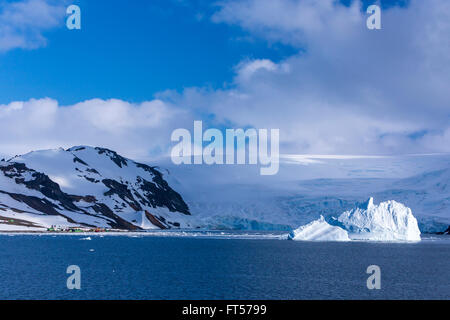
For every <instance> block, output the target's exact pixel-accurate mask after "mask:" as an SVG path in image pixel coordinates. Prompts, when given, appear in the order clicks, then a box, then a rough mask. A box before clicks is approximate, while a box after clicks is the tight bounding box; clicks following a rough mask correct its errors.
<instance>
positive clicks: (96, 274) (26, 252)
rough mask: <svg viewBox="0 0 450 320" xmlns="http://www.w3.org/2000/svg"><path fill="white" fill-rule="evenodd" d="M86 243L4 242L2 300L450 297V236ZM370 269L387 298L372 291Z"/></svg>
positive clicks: (62, 238)
mask: <svg viewBox="0 0 450 320" xmlns="http://www.w3.org/2000/svg"><path fill="white" fill-rule="evenodd" d="M83 237H86V236H68V235H59V236H51V235H41V236H38V235H14V236H9V235H0V246H1V247H0V248H1V249H0V299H449V298H450V240H449V238H448V237H447V238H440V239H441V240H435V241H433V240H426V241H422V242H421V243H416V244H398V243H397V244H386V243H355V242H353V243H307V242H295V241H287V240H277V239H257V240H256V239H217V238H207V237H205V238H191V237H155V236H144V237H129V236H105V237H98V236H91V238H92V240H90V241H83V240H80V239H81V238H83ZM442 239H447V240H442ZM92 249H93V250H94V251H92ZM373 264H375V265H378V266H380V268H381V290H368V289H367V287H366V280H367V277H368V276H369V275H368V274H366V268H367V267H368V266H369V265H373ZM69 265H78V266H79V267H80V268H81V290H68V289H67V287H66V280H67V277H68V276H69V275H67V274H66V268H67V267H68V266H69Z"/></svg>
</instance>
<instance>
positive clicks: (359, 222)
mask: <svg viewBox="0 0 450 320" xmlns="http://www.w3.org/2000/svg"><path fill="white" fill-rule="evenodd" d="M331 221H332V224H334V225H336V226H339V227H341V228H343V229H344V230H346V231H347V232H348V234H349V237H350V238H351V239H352V240H375V241H420V240H421V238H420V230H419V226H418V224H417V220H416V218H415V217H414V216H413V214H412V212H411V209H410V208H408V207H406V206H404V205H403V204H402V203H399V202H396V201H393V200H390V201H385V202H381V203H380V204H379V205H375V204H374V203H373V198H372V197H371V198H369V200H367V201H366V202H365V203H363V204H361V205H360V206H358V207H356V208H354V209H352V210H348V211H345V212H344V213H342V214H341V215H340V216H339V217H338V218H337V219H336V218H332V219H331Z"/></svg>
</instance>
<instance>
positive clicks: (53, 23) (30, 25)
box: [0, 0, 65, 52]
mask: <svg viewBox="0 0 450 320" xmlns="http://www.w3.org/2000/svg"><path fill="white" fill-rule="evenodd" d="M64 2H65V1H55V0H23V1H12V2H11V1H8V2H4V3H3V4H1V5H0V52H2V51H3V52H5V51H9V50H12V49H16V48H22V49H35V48H39V47H42V46H45V45H46V43H47V39H46V38H45V36H44V34H43V33H44V32H45V31H48V30H50V29H52V28H55V27H57V26H58V25H63V24H64V16H65V8H64V7H63V5H62V4H63V3H64Z"/></svg>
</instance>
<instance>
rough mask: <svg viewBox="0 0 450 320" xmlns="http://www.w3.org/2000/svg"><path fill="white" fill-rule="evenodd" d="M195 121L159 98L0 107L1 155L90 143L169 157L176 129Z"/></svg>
mask: <svg viewBox="0 0 450 320" xmlns="http://www.w3.org/2000/svg"><path fill="white" fill-rule="evenodd" d="M192 123H193V118H191V115H190V114H188V113H186V112H185V111H183V110H181V109H178V108H176V107H175V106H171V105H169V104H168V103H164V102H162V101H160V100H152V101H146V102H143V103H140V104H131V103H128V102H125V101H121V100H114V99H112V100H101V99H93V100H88V101H84V102H81V103H78V104H75V105H71V106H60V105H58V102H57V101H55V100H52V99H48V98H47V99H39V100H34V99H32V100H29V101H25V102H13V103H10V104H8V105H0V136H1V137H2V143H1V153H2V154H3V156H13V155H16V154H22V153H26V152H29V151H30V150H37V149H47V148H57V147H64V148H68V147H71V146H74V145H92V146H104V147H108V148H111V149H113V150H116V151H118V152H121V153H123V154H125V155H128V156H129V157H133V158H137V159H144V158H146V157H148V156H149V155H155V156H161V155H164V154H166V153H168V149H167V148H168V147H169V143H170V134H171V132H172V130H173V129H175V128H178V127H185V126H186V125H189V124H192ZM153 153H154V154H153Z"/></svg>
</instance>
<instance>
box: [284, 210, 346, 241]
mask: <svg viewBox="0 0 450 320" xmlns="http://www.w3.org/2000/svg"><path fill="white" fill-rule="evenodd" d="M288 239H291V240H300V241H349V240H350V238H349V237H348V234H347V231H345V230H344V229H342V228H340V227H336V226H332V225H330V224H328V223H327V222H326V221H325V219H324V217H323V216H320V218H319V219H318V220H315V221H313V222H310V223H308V224H307V225H304V226H301V227H300V228H298V229H296V230H294V231H292V232H291V233H290V234H289V236H288Z"/></svg>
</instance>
